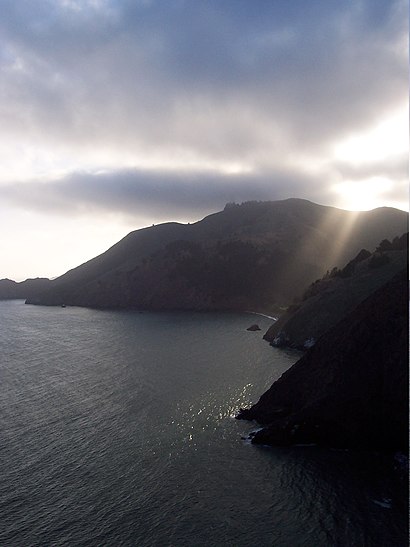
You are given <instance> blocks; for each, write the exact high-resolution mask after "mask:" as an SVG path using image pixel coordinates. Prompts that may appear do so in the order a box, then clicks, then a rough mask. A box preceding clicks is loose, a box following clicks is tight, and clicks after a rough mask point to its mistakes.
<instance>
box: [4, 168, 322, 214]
mask: <svg viewBox="0 0 410 547" xmlns="http://www.w3.org/2000/svg"><path fill="white" fill-rule="evenodd" d="M270 177H272V173H269V174H262V173H261V174H258V175H255V174H249V175H225V176H224V177H221V175H220V174H219V173H215V172H198V173H184V172H176V171H162V172H161V173H158V172H156V171H152V170H149V171H142V170H122V171H116V172H111V173H102V174H99V175H93V174H90V173H74V174H71V175H70V176H67V177H65V178H63V179H61V180H58V181H49V182H47V183H39V182H31V183H29V184H28V183H21V184H14V185H9V186H3V187H0V198H1V199H2V200H7V201H8V202H9V203H12V204H19V205H20V206H22V207H24V208H27V209H31V210H32V209H34V210H37V211H41V212H51V213H59V214H61V215H67V214H69V215H72V214H93V213H97V214H100V213H101V212H116V213H121V214H126V215H127V216H129V217H138V218H141V217H146V218H153V217H154V218H157V219H158V220H172V219H175V218H184V217H185V218H187V219H188V218H193V219H197V218H200V217H201V216H204V215H206V214H208V213H210V212H213V211H217V210H220V209H222V208H223V207H224V205H225V204H226V203H228V202H237V203H240V202H242V201H247V200H275V199H283V198H286V197H289V196H299V197H308V196H310V197H312V196H313V198H316V201H318V202H320V200H321V199H323V197H324V192H323V188H322V186H321V185H320V184H318V183H317V182H315V181H314V180H310V181H309V185H308V191H307V190H306V185H307V182H308V181H307V180H306V177H301V176H299V177H298V176H296V175H295V174H293V173H289V172H277V173H275V174H274V177H275V178H274V180H272V179H270Z"/></svg>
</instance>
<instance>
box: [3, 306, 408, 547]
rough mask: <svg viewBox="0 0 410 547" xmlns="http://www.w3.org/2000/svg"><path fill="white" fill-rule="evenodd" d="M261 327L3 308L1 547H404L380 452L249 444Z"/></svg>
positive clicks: (259, 389)
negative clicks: (242, 416)
mask: <svg viewBox="0 0 410 547" xmlns="http://www.w3.org/2000/svg"><path fill="white" fill-rule="evenodd" d="M252 323H258V324H259V325H260V327H261V329H262V330H261V331H258V332H249V331H247V330H246V329H247V327H249V326H250V325H251V324H252ZM270 324H271V320H269V319H268V318H266V317H262V316H255V315H252V314H250V313H248V314H246V313H242V314H231V313H188V312H184V313H183V312H181V313H177V312H175V313H168V312H166V313H165V312H164V313H151V312H144V313H139V312H137V311H99V310H90V309H83V308H76V307H67V308H52V307H41V306H26V305H25V304H24V302H23V301H21V300H15V301H3V302H0V379H1V391H0V411H1V414H0V435H1V437H0V456H1V481H0V545H1V546H4V547H14V546H16V547H23V546H24V547H28V546H77V545H78V546H120V545H124V546H128V545H129V546H134V545H135V546H138V547H151V546H152V547H153V546H158V547H166V546H174V547H184V546H187V547H188V546H198V547H199V546H204V547H205V546H206V547H208V546H210V547H213V546H232V547H241V546H243V547H253V546H255V547H263V546H274V547H298V546H306V547H321V546H342V547H345V546H349V547H350V546H354V547H360V546H370V547H374V546H381V547H386V546H389V547H394V546H407V541H408V540H407V508H406V504H405V495H404V494H403V490H406V488H404V489H403V485H402V484H401V483H400V481H399V480H398V478H397V476H396V475H394V474H393V473H392V472H391V469H390V467H389V466H388V465H387V464H386V461H385V458H384V457H383V456H382V455H380V454H377V453H370V454H369V453H355V452H351V451H343V450H326V449H321V448H318V447H294V448H268V447H256V446H253V445H251V444H250V443H249V442H248V441H247V440H246V437H247V435H248V434H249V432H250V431H251V430H253V429H255V428H257V427H258V426H257V424H255V423H249V422H243V421H238V420H235V419H234V415H235V413H236V412H237V411H238V409H239V408H240V407H244V406H247V405H250V404H251V403H252V402H256V401H257V400H258V398H259V396H260V395H261V394H262V393H263V392H264V391H265V390H266V389H267V388H268V387H269V386H270V385H271V383H272V382H273V381H274V380H275V379H277V378H279V377H280V375H281V374H282V373H283V372H284V371H285V370H287V369H288V368H289V367H290V366H291V365H292V364H293V363H294V362H295V361H296V360H297V359H298V357H299V355H300V354H298V353H297V352H293V351H284V350H279V349H275V348H272V347H270V346H269V345H268V344H267V343H266V342H265V341H263V339H262V334H263V332H265V331H266V330H267V328H268V327H269V326H270Z"/></svg>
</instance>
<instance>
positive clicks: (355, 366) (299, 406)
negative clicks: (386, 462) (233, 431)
mask: <svg viewBox="0 0 410 547" xmlns="http://www.w3.org/2000/svg"><path fill="white" fill-rule="evenodd" d="M408 332H409V331H408V279H407V269H406V270H403V271H402V272H401V273H399V274H397V275H396V276H395V277H394V278H393V279H392V280H390V281H389V282H388V283H387V284H385V285H384V286H383V287H381V288H380V289H378V290H377V291H376V292H374V293H373V294H372V295H371V296H369V297H368V298H367V299H366V300H365V301H364V302H362V303H361V304H360V305H359V306H358V307H357V308H356V309H355V310H354V311H353V312H351V313H350V314H348V315H347V316H346V317H345V318H344V319H343V320H342V321H340V322H339V323H338V324H337V325H335V326H334V327H332V328H331V329H330V330H329V331H328V332H327V333H326V334H325V335H323V336H322V337H321V338H320V339H319V340H318V342H317V343H316V344H315V346H314V347H313V348H311V349H310V350H308V351H307V352H306V354H305V355H304V356H303V357H302V358H301V359H300V360H299V361H298V362H297V363H296V364H295V365H294V366H292V367H291V368H290V369H289V370H288V371H287V372H286V373H285V374H283V375H282V377H281V378H280V379H279V380H278V381H276V382H275V383H274V384H273V385H272V386H271V388H270V389H269V390H268V391H267V392H266V393H265V394H264V395H262V397H261V398H260V400H259V401H258V402H257V403H256V404H255V405H254V406H252V407H251V408H249V409H245V410H241V411H240V413H239V415H238V418H239V419H247V420H257V421H258V422H259V423H261V424H263V425H265V427H264V428H263V429H262V430H261V431H259V432H258V433H256V435H255V436H254V437H253V442H254V443H261V444H271V445H294V444H301V443H303V444H305V443H318V444H323V445H329V446H334V447H355V448H363V449H373V448H377V449H386V450H396V449H401V450H403V451H405V452H406V453H407V451H408V386H409V378H408Z"/></svg>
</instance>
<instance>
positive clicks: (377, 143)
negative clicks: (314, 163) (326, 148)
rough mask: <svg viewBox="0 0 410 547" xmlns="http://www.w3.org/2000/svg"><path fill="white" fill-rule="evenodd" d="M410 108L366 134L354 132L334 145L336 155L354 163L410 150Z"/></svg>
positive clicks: (379, 158)
mask: <svg viewBox="0 0 410 547" xmlns="http://www.w3.org/2000/svg"><path fill="white" fill-rule="evenodd" d="M408 141H409V137H408V126H407V107H405V108H401V109H400V110H398V111H396V112H395V113H394V114H393V115H391V116H389V117H388V118H386V119H384V120H383V121H382V122H380V123H378V124H377V125H375V126H373V127H372V128H370V129H368V130H367V131H364V132H362V133H357V134H353V135H350V136H349V137H347V138H346V139H345V140H343V141H341V142H339V143H338V144H337V145H336V146H335V147H334V151H333V152H334V158H335V159H336V160H339V161H343V162H346V163H349V164H352V165H362V164H366V163H379V162H381V161H384V160H386V159H387V158H392V157H397V156H400V155H402V154H404V153H406V154H407V150H408Z"/></svg>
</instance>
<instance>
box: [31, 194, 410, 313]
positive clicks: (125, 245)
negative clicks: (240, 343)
mask: <svg viewBox="0 0 410 547" xmlns="http://www.w3.org/2000/svg"><path fill="white" fill-rule="evenodd" d="M407 219H408V215H407V213H404V212H403V211H398V210H395V209H389V208H382V209H376V210H374V211H367V212H361V213H354V212H351V211H343V210H340V209H335V208H332V207H324V206H320V205H316V204H314V203H311V202H309V201H306V200H299V199H289V200H284V201H277V202H248V203H244V204H242V205H234V204H230V205H227V206H226V207H225V209H224V211H221V212H219V213H215V214H213V215H209V216H208V217H206V218H204V219H203V220H202V221H199V222H197V223H194V224H190V225H182V224H177V223H167V224H161V225H158V226H152V227H150V228H145V229H142V230H137V231H135V232H132V233H130V234H128V236H126V237H125V238H124V239H123V240H121V241H120V242H119V243H117V244H116V245H114V246H113V247H111V249H109V250H108V251H106V252H105V253H103V254H102V255H100V256H98V257H96V258H94V259H93V260H90V261H89V262H87V263H85V264H83V265H81V266H79V267H78V268H75V269H74V270H71V271H69V272H67V273H66V274H64V275H63V276H61V277H60V278H58V279H56V280H54V281H53V282H52V284H51V286H50V289H49V290H47V291H44V292H43V293H42V294H38V295H36V297H32V298H30V299H28V303H41V304H49V305H57V304H63V303H64V304H73V305H81V306H90V307H112V308H131V307H133V308H139V309H157V310H160V309H230V310H235V309H242V310H243V309H254V310H270V309H274V308H275V307H276V306H279V305H282V304H284V303H288V302H289V301H290V300H291V299H292V298H293V297H294V296H295V295H296V294H297V293H298V292H299V291H300V288H301V286H306V284H308V283H309V282H311V281H313V280H314V279H315V278H316V277H318V275H320V274H321V273H322V272H323V270H325V269H327V268H329V267H331V266H333V265H334V264H335V263H336V264H337V263H338V262H337V260H340V261H341V263H343V262H344V261H345V260H347V258H348V257H349V256H351V255H352V254H353V253H355V252H358V251H359V250H360V248H361V247H363V246H371V247H372V246H375V245H376V244H377V242H378V241H380V240H381V239H383V238H386V237H393V236H394V235H396V234H397V233H402V232H403V231H405V229H406V227H407Z"/></svg>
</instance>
